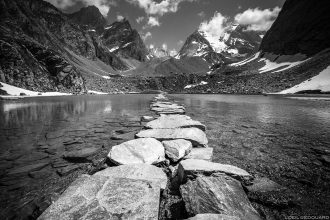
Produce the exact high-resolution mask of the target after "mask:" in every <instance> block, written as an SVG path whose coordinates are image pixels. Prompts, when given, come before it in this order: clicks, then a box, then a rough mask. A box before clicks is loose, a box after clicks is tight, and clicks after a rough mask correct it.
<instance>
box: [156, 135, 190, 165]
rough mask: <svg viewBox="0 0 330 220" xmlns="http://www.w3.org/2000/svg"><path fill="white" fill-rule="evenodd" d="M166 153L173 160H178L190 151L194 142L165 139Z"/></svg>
mask: <svg viewBox="0 0 330 220" xmlns="http://www.w3.org/2000/svg"><path fill="white" fill-rule="evenodd" d="M162 143H163V145H164V148H165V154H166V155H167V156H168V157H169V158H170V159H171V160H172V161H173V162H177V161H179V160H180V159H182V158H183V157H184V156H186V155H187V154H189V153H190V151H191V149H192V143H191V142H190V141H187V140H184V139H178V140H173V141H163V142H162Z"/></svg>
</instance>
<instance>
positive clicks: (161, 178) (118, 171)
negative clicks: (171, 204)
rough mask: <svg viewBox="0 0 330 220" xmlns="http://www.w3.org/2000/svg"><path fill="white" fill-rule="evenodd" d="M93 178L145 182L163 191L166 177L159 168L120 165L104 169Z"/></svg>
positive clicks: (144, 165)
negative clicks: (101, 177)
mask: <svg viewBox="0 0 330 220" xmlns="http://www.w3.org/2000/svg"><path fill="white" fill-rule="evenodd" d="M94 175H95V176H105V177H110V178H127V179H135V180H147V181H150V182H154V183H155V184H157V185H159V186H160V188H161V189H165V187H166V185H167V176H166V174H165V173H164V171H163V170H162V169H161V168H158V167H156V166H153V165H148V164H130V165H121V166H117V167H111V168H107V169H104V170H102V171H100V172H97V173H95V174H94Z"/></svg>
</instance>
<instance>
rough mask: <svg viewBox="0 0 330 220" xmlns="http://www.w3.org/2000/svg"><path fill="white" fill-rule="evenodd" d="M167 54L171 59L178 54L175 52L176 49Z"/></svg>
mask: <svg viewBox="0 0 330 220" xmlns="http://www.w3.org/2000/svg"><path fill="white" fill-rule="evenodd" d="M169 54H170V56H171V57H174V56H175V55H177V54H178V51H176V49H173V50H170V52H169Z"/></svg>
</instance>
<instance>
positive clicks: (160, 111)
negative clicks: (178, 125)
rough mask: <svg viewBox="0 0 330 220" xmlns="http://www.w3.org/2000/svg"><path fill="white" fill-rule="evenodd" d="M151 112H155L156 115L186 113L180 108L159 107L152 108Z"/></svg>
mask: <svg viewBox="0 0 330 220" xmlns="http://www.w3.org/2000/svg"><path fill="white" fill-rule="evenodd" d="M151 111H155V112H157V113H158V114H165V115H166V114H185V113H186V111H185V110H184V109H181V108H160V107H154V108H152V109H151Z"/></svg>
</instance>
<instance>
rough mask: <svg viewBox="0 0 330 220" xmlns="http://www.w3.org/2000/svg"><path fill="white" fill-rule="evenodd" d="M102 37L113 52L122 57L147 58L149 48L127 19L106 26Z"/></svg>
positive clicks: (140, 59)
mask: <svg viewBox="0 0 330 220" xmlns="http://www.w3.org/2000/svg"><path fill="white" fill-rule="evenodd" d="M101 38H102V41H103V42H104V44H105V45H106V46H107V47H108V48H109V50H110V51H111V52H114V53H115V54H117V55H119V56H121V57H124V58H134V59H136V60H138V61H145V60H146V59H147V55H148V50H147V48H146V46H145V45H144V42H143V40H142V39H141V37H140V35H139V33H138V32H137V31H136V30H134V29H132V27H131V25H130V24H129V22H128V20H126V19H124V20H122V21H117V22H114V23H113V24H111V25H110V26H108V27H106V28H105V31H104V33H103V34H102V36H101Z"/></svg>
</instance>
